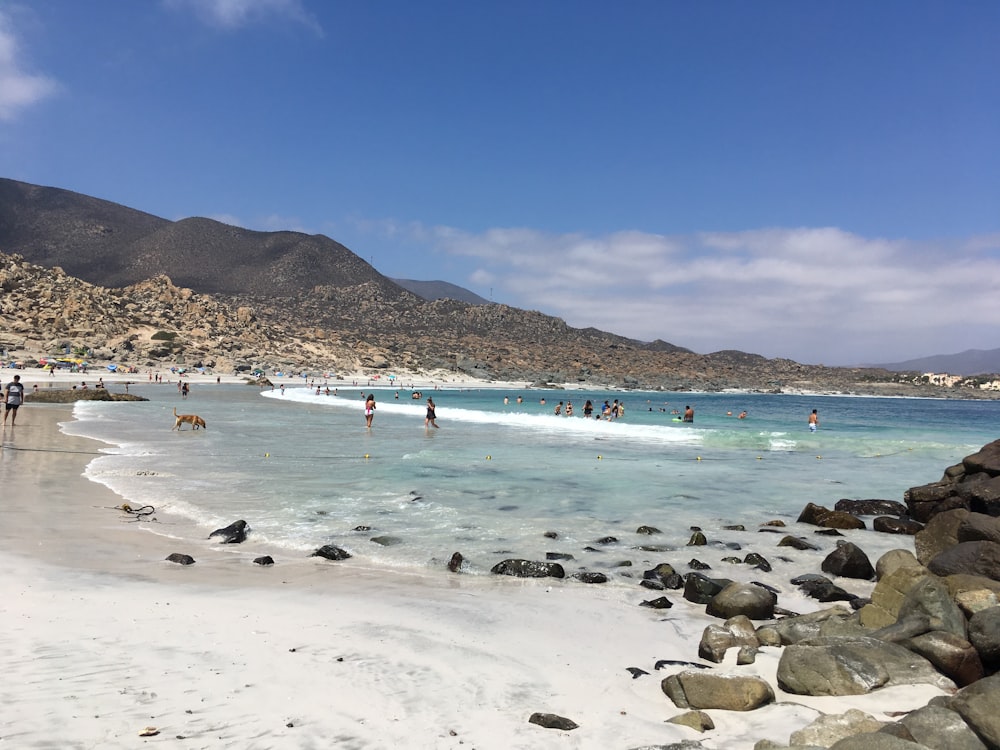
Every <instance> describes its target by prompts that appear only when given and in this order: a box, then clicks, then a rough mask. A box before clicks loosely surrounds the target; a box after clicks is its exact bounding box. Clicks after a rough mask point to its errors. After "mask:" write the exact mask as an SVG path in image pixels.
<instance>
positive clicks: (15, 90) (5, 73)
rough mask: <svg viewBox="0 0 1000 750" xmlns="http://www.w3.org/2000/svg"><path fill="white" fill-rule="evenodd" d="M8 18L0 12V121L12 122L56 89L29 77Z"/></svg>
mask: <svg viewBox="0 0 1000 750" xmlns="http://www.w3.org/2000/svg"><path fill="white" fill-rule="evenodd" d="M25 67H26V63H25V61H24V59H23V58H22V54H21V51H20V45H19V43H18V38H17V36H16V35H15V32H14V27H13V23H12V20H11V17H10V15H9V14H7V13H4V12H3V11H0V120H8V121H9V120H13V119H15V118H16V117H17V116H18V115H19V114H21V112H23V111H24V110H25V109H27V108H28V107H31V106H32V105H34V104H37V103H38V102H40V101H42V100H43V99H46V98H48V97H49V96H52V95H53V94H54V93H55V92H56V91H58V89H59V85H58V84H57V83H56V81H55V80H54V79H52V78H50V77H48V76H45V75H41V74H37V73H29V72H28V71H27V70H25Z"/></svg>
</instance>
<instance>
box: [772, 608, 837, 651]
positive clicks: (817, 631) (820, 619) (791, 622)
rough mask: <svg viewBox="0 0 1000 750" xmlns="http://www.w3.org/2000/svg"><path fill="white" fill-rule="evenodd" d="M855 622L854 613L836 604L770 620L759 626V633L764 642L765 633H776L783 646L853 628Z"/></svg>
mask: <svg viewBox="0 0 1000 750" xmlns="http://www.w3.org/2000/svg"><path fill="white" fill-rule="evenodd" d="M853 622H854V613H852V612H851V611H850V610H848V609H846V608H844V607H841V606H836V607H830V608H828V609H821V610H819V611H818V612H809V613H808V614H804V615H794V616H792V617H785V618H783V619H781V620H778V621H776V622H770V623H768V624H766V625H762V626H761V627H760V628H758V629H757V634H758V638H760V639H761V642H762V643H763V642H764V638H765V636H764V633H774V634H776V635H777V640H778V641H779V642H780V643H781V645H782V646H788V645H790V644H793V643H800V642H801V641H808V640H812V639H814V638H819V637H821V636H824V635H828V634H832V633H834V632H838V633H839V632H844V631H846V630H852V629H853V628H854V627H855V626H854V625H853ZM772 640H773V639H771V638H770V637H769V636H768V642H769V643H770V642H771V641H772Z"/></svg>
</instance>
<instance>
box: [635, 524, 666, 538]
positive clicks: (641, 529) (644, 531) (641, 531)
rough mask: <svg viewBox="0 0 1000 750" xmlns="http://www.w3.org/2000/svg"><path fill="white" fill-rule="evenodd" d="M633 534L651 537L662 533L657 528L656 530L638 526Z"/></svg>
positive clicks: (651, 527) (653, 527)
mask: <svg viewBox="0 0 1000 750" xmlns="http://www.w3.org/2000/svg"><path fill="white" fill-rule="evenodd" d="M635 533H636V534H645V535H647V536H649V535H652V534H660V533H662V532H661V531H660V530H659V529H658V528H656V527H655V526H640V527H639V528H637V529H636V530H635Z"/></svg>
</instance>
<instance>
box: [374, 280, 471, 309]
mask: <svg viewBox="0 0 1000 750" xmlns="http://www.w3.org/2000/svg"><path fill="white" fill-rule="evenodd" d="M393 281H395V282H396V283H397V284H399V285H400V286H401V287H403V289H405V290H406V291H408V292H413V293H414V294H415V295H417V296H418V297H420V298H422V299H426V300H430V301H434V300H436V299H454V300H458V301H459V302H468V303H469V304H470V305H488V304H490V301H489V300H488V299H484V298H483V297H480V296H479V295H478V294H476V293H475V292H472V291H469V290H468V289H464V288H463V287H460V286H457V285H455V284H451V283H449V282H447V281H417V280H416V279H393Z"/></svg>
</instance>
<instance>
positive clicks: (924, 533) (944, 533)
mask: <svg viewBox="0 0 1000 750" xmlns="http://www.w3.org/2000/svg"><path fill="white" fill-rule="evenodd" d="M968 516H969V511H967V510H965V509H964V508H956V509H954V510H949V511H945V512H943V513H938V514H937V515H935V516H934V517H933V518H932V519H931V520H930V521H928V522H927V525H926V526H924V528H923V529H921V530H920V531H918V532H917V534H916V536H914V538H913V547H914V550H915V552H916V555H917V560H919V561H920V563H921V564H922V565H926V564H927V563H929V562H930V561H931V560H933V559H934V558H935V557H936V556H937V555H939V554H940V553H942V552H944V551H945V550H947V549H951V548H952V547H954V546H955V545H956V544H958V527H959V526H961V525H962V521H964V520H965V519H966V518H968Z"/></svg>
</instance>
